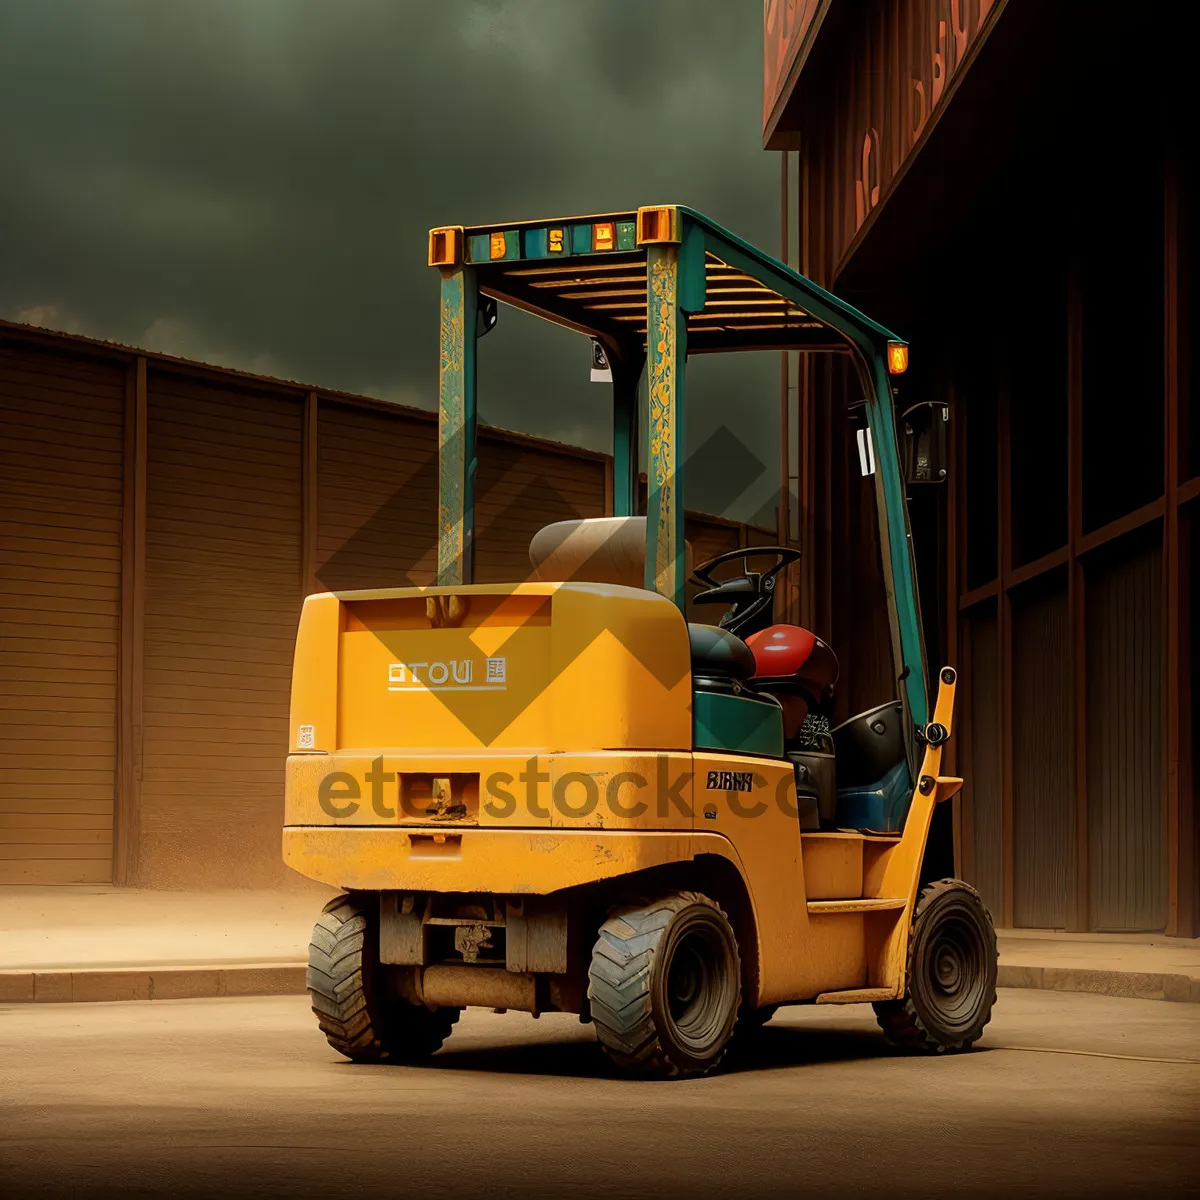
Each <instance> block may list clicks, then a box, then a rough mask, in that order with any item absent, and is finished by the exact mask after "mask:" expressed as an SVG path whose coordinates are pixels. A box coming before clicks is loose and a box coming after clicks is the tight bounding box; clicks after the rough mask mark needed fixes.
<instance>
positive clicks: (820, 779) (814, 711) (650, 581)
mask: <svg viewBox="0 0 1200 1200" xmlns="http://www.w3.org/2000/svg"><path fill="white" fill-rule="evenodd" d="M429 263H430V265H431V266H432V267H435V268H436V269H437V271H438V272H439V275H440V279H441V327H440V341H441V347H440V348H441V368H440V482H439V523H438V530H437V538H438V574H437V583H436V585H435V586H432V587H424V588H420V587H381V588H379V589H375V590H368V591H355V592H339V593H326V594H323V595H314V596H310V597H308V599H307V600H306V602H305V605H304V610H303V615H302V617H301V620H300V626H299V631H298V635H297V642H296V652H295V666H294V672H293V679H292V697H291V729H290V750H289V755H288V759H287V775H286V811H285V827H284V831H283V855H284V859H285V861H286V862H287V863H288V865H289V866H291V867H292V868H293V869H295V870H296V871H299V872H300V873H301V874H303V875H306V876H308V877H310V878H313V879H316V880H320V881H322V882H324V883H327V884H331V885H334V886H336V887H338V888H340V889H341V890H342V892H343V894H342V895H340V896H338V898H337V899H335V900H334V901H332V902H331V903H330V904H328V905H326V907H325V910H324V912H323V913H322V914H321V916H320V918H319V920H318V921H317V924H316V927H315V928H314V930H313V937H312V945H311V949H310V958H309V969H308V987H309V991H310V994H311V997H312V1005H313V1009H314V1012H315V1013H316V1016H317V1019H318V1021H319V1023H320V1027H321V1029H322V1030H323V1031H324V1033H325V1035H326V1037H327V1038H328V1040H329V1042H330V1044H331V1045H332V1046H333V1047H334V1048H335V1049H336V1050H338V1051H339V1052H340V1053H342V1054H344V1055H346V1056H347V1057H348V1058H350V1059H353V1060H355V1061H358V1062H380V1061H390V1062H416V1061H420V1060H423V1059H425V1058H427V1057H428V1056H430V1055H431V1054H433V1053H434V1052H435V1051H436V1050H437V1049H438V1048H439V1047H440V1046H441V1045H442V1043H443V1041H444V1039H445V1038H446V1037H447V1036H448V1035H449V1033H450V1031H451V1026H452V1025H453V1024H454V1022H455V1021H456V1020H457V1018H458V1015H459V1013H460V1012H461V1010H462V1009H463V1008H465V1007H467V1006H472V1005H474V1006H481V1007H485V1008H491V1009H499V1010H507V1009H515V1010H521V1011H525V1012H528V1013H532V1014H533V1015H535V1016H537V1015H540V1014H541V1013H543V1012H555V1011H557V1012H571V1013H577V1014H579V1016H580V1019H581V1020H583V1021H591V1022H592V1023H593V1025H594V1027H595V1030H596V1034H597V1038H598V1040H599V1043H600V1045H601V1047H602V1049H603V1050H604V1052H605V1053H606V1054H607V1055H608V1057H609V1058H610V1059H611V1060H612V1062H613V1063H615V1064H616V1066H617V1067H618V1068H619V1069H621V1070H622V1071H624V1072H627V1073H630V1074H637V1075H642V1076H655V1077H683V1076H690V1075H699V1074H704V1073H705V1072H707V1071H710V1070H711V1069H713V1068H714V1067H715V1066H716V1065H717V1064H718V1063H719V1062H720V1060H721V1059H722V1057H723V1055H724V1053H725V1051H726V1048H727V1046H728V1044H729V1043H730V1040H731V1038H732V1037H733V1036H734V1035H735V1033H737V1034H738V1035H739V1036H748V1035H749V1034H750V1033H752V1032H753V1031H754V1030H755V1029H756V1028H757V1027H759V1026H761V1025H762V1024H763V1023H764V1022H765V1021H766V1020H769V1019H770V1016H771V1014H772V1013H773V1012H774V1011H775V1009H776V1008H777V1007H778V1006H779V1005H781V1004H799V1003H816V1004H854V1003H871V1004H873V1005H874V1008H875V1012H876V1014H877V1016H878V1020H879V1023H880V1025H881V1026H882V1029H883V1032H884V1034H885V1035H886V1037H887V1038H888V1039H889V1040H890V1041H891V1042H892V1043H893V1044H895V1045H897V1046H899V1047H902V1048H904V1049H910V1050H921V1051H925V1050H931V1051H956V1050H962V1049H965V1048H967V1047H969V1046H970V1045H971V1044H972V1043H973V1042H974V1041H975V1040H976V1039H977V1038H978V1037H979V1036H980V1034H981V1033H982V1031H983V1028H984V1026H985V1025H986V1024H987V1022H988V1020H989V1018H990V1015H991V1009H992V1005H993V1003H994V1000H995V983H996V940H995V934H994V931H993V929H992V922H991V918H990V916H989V915H988V912H987V910H986V909H985V907H984V905H983V903H982V902H981V900H980V898H979V896H978V894H977V893H976V892H975V891H974V889H972V888H971V887H969V886H968V885H966V884H965V883H962V882H961V881H959V880H957V879H942V880H940V881H936V882H933V883H930V884H928V885H927V886H925V887H923V888H922V887H921V886H920V885H921V880H922V873H921V872H922V861H923V857H924V852H925V845H926V839H927V836H928V832H929V828H930V819H931V816H932V813H933V810H934V807H935V805H937V804H939V803H940V802H942V801H944V800H947V799H949V798H950V797H951V796H953V795H954V794H955V793H956V792H957V791H958V789H959V788H960V787H961V782H962V781H961V780H959V779H955V778H950V777H947V776H944V775H943V774H942V773H941V762H942V754H943V750H944V747H945V744H946V741H947V739H948V738H949V736H950V729H951V717H952V711H953V703H954V689H955V672H954V670H953V668H951V667H948V666H947V667H943V668H942V669H941V670H940V672H938V673H937V675H936V676H935V678H934V681H933V682H934V683H935V684H936V692H935V698H934V699H933V701H932V708H931V697H930V694H929V691H928V690H927V676H926V669H925V660H924V647H923V643H922V635H921V623H920V614H919V609H918V603H917V595H916V586H915V574H914V567H913V558H912V552H911V545H910V537H909V532H908V516H907V507H906V495H905V487H906V483H907V482H913V481H917V480H928V479H931V478H936V477H937V476H938V475H939V474H940V473H944V472H943V471H942V469H941V467H940V446H941V444H942V439H944V433H943V432H942V430H941V427H940V426H941V422H942V420H943V418H944V413H942V412H940V411H939V410H938V408H937V406H934V405H924V406H917V407H916V408H915V409H912V410H910V411H909V412H908V413H906V414H904V418H903V426H904V431H903V436H902V437H898V434H897V420H898V419H897V417H896V415H895V413H894V411H893V409H894V404H893V395H892V388H891V383H890V376H891V375H894V374H898V373H900V372H902V371H904V369H905V368H906V366H907V362H908V347H907V345H906V344H905V343H904V342H903V341H902V340H901V339H899V338H897V337H896V336H895V335H894V334H892V333H890V332H889V331H888V330H887V329H885V328H883V327H882V326H880V325H878V324H876V323H875V322H873V321H871V320H870V319H868V318H867V317H865V316H863V314H862V313H860V312H858V311H856V310H855V309H853V308H852V307H850V306H849V305H847V304H844V303H843V302H841V301H840V300H838V299H837V298H836V297H835V296H833V295H831V294H830V293H828V292H826V291H824V290H823V289H821V288H819V287H817V286H816V285H815V284H813V283H812V282H811V281H809V280H807V279H805V278H804V277H802V276H801V275H799V274H797V273H796V272H795V271H792V270H790V269H789V268H788V267H786V266H784V265H783V264H782V263H780V262H778V261H777V260H776V259H774V258H772V257H770V256H769V255H766V254H764V253H762V252H761V251H759V250H757V249H755V248H754V247H753V246H751V245H749V244H747V243H746V242H744V241H742V240H741V239H740V238H737V237H736V236H734V235H733V234H731V233H729V232H728V231H727V230H725V229H723V228H721V227H720V226H719V225H717V224H715V223H714V222H712V221H710V220H708V219H707V218H705V217H703V216H702V215H700V214H699V213H697V212H694V211H692V210H690V209H687V208H684V207H681V206H655V207H645V208H639V209H638V210H636V211H634V212H626V213H616V214H607V215H602V216H589V217H572V218H567V219H564V220H561V221H547V220H540V221H528V222H518V223H510V224H507V225H503V226H500V225H497V226H490V225H488V226H479V227H473V228H463V227H460V226H448V227H444V228H439V229H434V230H432V231H431V232H430V235H429ZM498 302H503V303H505V304H509V305H513V306H515V307H517V308H520V309H524V310H525V311H527V312H531V313H535V314H536V315H538V316H540V317H543V318H545V319H547V320H550V321H553V322H555V323H557V324H559V325H563V326H566V327H567V328H570V329H574V330H577V331H579V332H581V333H583V334H585V335H587V336H589V337H591V338H592V339H594V340H595V341H596V342H598V343H599V345H600V346H601V347H602V348H603V352H604V355H605V357H606V358H607V361H608V363H609V365H610V369H611V372H612V383H613V452H614V471H613V499H614V504H613V507H614V514H615V515H614V516H612V517H606V518H599V519H591V520H579V521H569V522H559V523H557V524H555V525H551V526H549V527H547V528H546V529H543V530H542V531H541V532H540V533H539V534H538V535H537V536H536V537H535V538H534V541H533V543H532V545H531V547H530V564H531V570H530V576H529V578H528V579H527V580H524V581H519V582H518V581H513V582H511V583H506V584H478V583H475V582H474V581H473V563H474V502H475V496H474V489H475V473H476V437H475V428H476V404H475V356H476V343H477V340H478V338H479V337H481V336H483V335H484V334H486V333H488V332H489V331H490V330H491V329H492V327H493V326H494V324H495V321H496V310H497V303H498ZM741 350H799V351H804V352H827V353H831V354H840V355H844V356H845V357H846V358H847V359H848V360H849V362H850V363H852V364H853V368H854V369H855V370H856V371H857V376H858V379H859V382H860V385H861V389H862V397H863V401H862V404H861V406H860V407H859V409H858V410H857V418H856V419H857V420H858V421H860V422H861V432H860V444H861V445H863V446H864V447H865V448H866V451H867V452H868V453H869V456H870V458H871V460H872V463H873V467H874V470H873V478H874V488H875V495H876V498H877V512H878V519H879V532H880V543H881V547H882V561H881V563H880V569H881V571H882V572H883V577H884V580H885V583H886V593H887V599H888V612H887V619H888V621H889V627H890V633H891V643H892V649H893V660H894V666H895V672H894V677H895V681H896V684H895V690H894V694H893V695H891V696H881V697H880V698H879V703H878V704H877V705H876V706H874V707H873V708H872V709H870V710H869V711H868V712H865V713H862V714H860V715H859V716H857V717H855V718H854V719H852V720H850V721H848V722H846V723H845V724H843V725H841V726H839V727H837V728H836V729H832V730H831V729H830V728H829V721H828V717H829V715H830V713H831V711H832V710H831V707H830V701H831V696H832V692H833V688H834V687H835V685H836V682H837V670H838V668H837V660H836V656H835V655H834V653H833V650H832V649H831V648H830V647H829V646H827V645H826V644H825V643H824V642H823V641H822V640H821V639H820V638H818V637H816V636H815V635H814V634H812V633H811V632H810V631H807V630H804V629H802V628H800V627H798V626H790V625H784V624H777V623H775V622H774V616H773V612H772V607H773V597H774V590H775V588H774V585H775V581H776V580H777V579H778V578H779V576H780V572H781V571H782V570H784V569H785V568H786V567H787V566H788V564H789V563H790V562H791V561H793V560H794V558H795V557H796V554H797V552H796V551H795V550H794V549H791V548H788V547H768V548H757V549H755V550H754V551H738V552H737V553H736V554H735V555H732V556H723V557H722V559H719V560H714V561H713V562H710V563H706V564H702V565H701V566H700V567H698V568H696V579H697V580H698V582H699V583H700V585H701V588H702V590H701V592H700V594H699V595H698V596H696V597H695V598H694V603H697V604H708V605H711V606H712V607H713V611H714V612H716V611H720V613H721V615H720V616H719V619H718V620H717V623H716V624H711V625H709V624H696V623H689V622H688V620H687V616H686V608H685V592H684V587H685V582H686V581H687V577H688V574H689V572H690V571H691V570H692V565H691V561H690V548H689V546H688V544H687V543H686V541H685V537H684V507H683V499H684V489H683V465H684V464H683V460H684V444H685V442H684V412H685V409H684V379H685V368H686V363H687V359H688V357H689V356H690V355H695V354H705V353H721V352H726V351H741ZM643 374H644V375H645V377H646V394H647V405H646V409H647V411H646V415H645V418H644V436H645V437H646V439H647V441H646V459H647V464H648V466H647V476H648V491H647V502H646V511H645V513H644V514H641V515H639V514H637V513H636V511H635V509H636V497H637V482H638V463H639V456H638V426H639V418H638V413H639V404H638V393H639V387H640V381H641V379H642V376H643ZM902 459H903V462H902ZM735 559H736V560H737V561H736V562H735V561H733V560H735ZM764 560H765V561H764ZM881 619H882V618H881Z"/></svg>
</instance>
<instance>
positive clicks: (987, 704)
mask: <svg viewBox="0 0 1200 1200" xmlns="http://www.w3.org/2000/svg"><path fill="white" fill-rule="evenodd" d="M964 633H965V637H966V638H967V639H968V641H969V645H970V680H969V683H970V689H971V691H970V708H971V724H970V730H969V734H968V736H969V739H970V761H971V773H970V776H969V777H968V778H967V780H966V782H965V783H964V785H963V796H964V801H963V802H964V804H966V805H969V806H970V809H971V824H972V827H973V839H972V841H973V845H972V852H973V859H974V864H973V865H974V871H973V875H972V877H971V879H970V882H971V883H973V884H974V885H975V887H976V888H978V889H979V892H980V894H981V895H982V896H983V899H984V902H985V903H986V904H987V906H988V908H989V909H990V910H991V911H992V913H993V914H996V915H997V916H998V915H999V914H1000V912H1001V910H1002V905H1003V901H1004V895H1003V893H1004V857H1003V842H1004V813H1003V795H1002V789H1001V785H1000V706H999V699H1000V687H999V680H1000V661H999V644H998V643H999V629H998V622H997V620H996V615H995V612H994V611H991V612H983V611H975V612H972V614H971V616H970V618H969V620H968V621H967V622H966V626H965V631H964Z"/></svg>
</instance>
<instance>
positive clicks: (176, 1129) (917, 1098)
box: [0, 990, 1200, 1197]
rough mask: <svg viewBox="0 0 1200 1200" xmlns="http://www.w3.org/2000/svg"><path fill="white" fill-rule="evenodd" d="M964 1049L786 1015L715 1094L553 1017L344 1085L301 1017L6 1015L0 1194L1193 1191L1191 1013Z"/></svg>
mask: <svg viewBox="0 0 1200 1200" xmlns="http://www.w3.org/2000/svg"><path fill="white" fill-rule="evenodd" d="M980 1045H981V1047H982V1048H981V1049H977V1050H975V1051H974V1052H972V1053H969V1054H965V1055H959V1056H951V1057H944V1058H924V1057H919V1058H909V1057H904V1056H899V1055H895V1054H893V1053H891V1052H890V1051H889V1050H888V1049H887V1048H886V1046H885V1044H884V1043H883V1041H882V1039H881V1038H880V1036H879V1035H878V1033H877V1032H876V1030H875V1027H874V1023H873V1019H872V1015H871V1012H870V1010H869V1009H868V1008H866V1007H865V1006H855V1007H853V1008H847V1009H833V1008H823V1009H816V1008H792V1009H785V1010H783V1011H781V1012H780V1014H779V1015H778V1016H777V1017H776V1018H775V1020H774V1021H773V1022H772V1023H771V1024H770V1025H769V1026H767V1028H766V1029H765V1030H764V1031H763V1036H762V1039H761V1042H760V1043H759V1045H758V1047H757V1048H756V1049H755V1050H754V1051H753V1052H751V1053H747V1054H744V1055H743V1056H742V1057H740V1058H739V1059H738V1060H737V1061H735V1062H732V1063H730V1065H729V1066H728V1068H727V1069H723V1070H722V1071H721V1073H719V1074H718V1075H716V1076H713V1077H711V1078H708V1079H701V1080H690V1081H685V1082H682V1083H639V1082H632V1081H626V1080H622V1079H618V1078H614V1077H613V1076H612V1075H611V1074H609V1072H608V1071H607V1070H606V1069H605V1066H604V1064H603V1061H602V1059H601V1056H600V1052H599V1050H598V1048H597V1047H596V1045H595V1043H594V1040H593V1035H592V1031H591V1028H590V1027H585V1026H580V1025H579V1024H578V1022H577V1021H576V1020H575V1019H574V1018H571V1017H565V1016H561V1015H548V1016H546V1017H543V1018H542V1019H541V1020H540V1021H534V1020H533V1019H532V1018H530V1017H527V1016H525V1015H523V1014H515V1013H513V1014H506V1015H503V1016H500V1015H495V1014H492V1013H479V1012H474V1011H472V1012H469V1013H467V1014H466V1015H465V1016H464V1017H463V1019H462V1021H461V1022H460V1024H459V1026H458V1027H457V1029H456V1030H455V1032H454V1034H453V1036H452V1037H451V1039H450V1041H449V1042H448V1043H447V1045H446V1047H445V1048H444V1049H443V1050H442V1051H441V1052H440V1053H439V1054H438V1055H436V1056H435V1058H434V1059H433V1060H432V1062H431V1063H430V1064H429V1065H427V1066H425V1067H417V1068H414V1067H359V1066H354V1065H352V1064H350V1063H347V1062H345V1061H344V1060H342V1059H340V1058H339V1057H338V1056H337V1055H336V1054H335V1053H334V1052H333V1051H331V1050H330V1049H329V1048H328V1046H327V1045H326V1044H325V1041H324V1039H323V1038H322V1037H321V1035H320V1033H319V1032H318V1030H317V1029H316V1026H315V1022H314V1019H313V1017H312V1015H311V1013H310V1012H309V1010H308V1006H307V1004H306V1003H305V1001H304V1000H303V999H302V998H299V997H269V998H255V999H226V1000H179V1001H162V1002H155V1003H126V1004H88V1005H80V1004H75V1005H10V1006H8V1007H3V1008H0V1063H2V1064H3V1069H2V1070H0V1111H2V1112H3V1114H4V1121H3V1123H2V1124H0V1194H3V1195H5V1196H22V1195H27V1194H28V1195H38V1194H42V1195H62V1194H68V1193H69V1194H72V1195H79V1196H94V1195H114V1196H115V1195H118V1194H121V1195H130V1194H132V1195H147V1196H148V1195H157V1194H165V1193H174V1194H184V1195H204V1194H218V1193H220V1194H224V1195H254V1196H263V1195H288V1196H308V1195H314V1196H315V1195H322V1196H329V1195H354V1194H356V1193H359V1194H363V1193H366V1194H370V1193H382V1192H384V1191H385V1190H386V1191H387V1192H388V1193H391V1194H397V1195H401V1194H402V1195H413V1196H441V1195H479V1194H483V1193H487V1194H490V1195H497V1196H509V1195H511V1196H522V1197H527V1196H561V1195H567V1194H578V1195H603V1196H660V1195H666V1196H674V1195H688V1196H691V1197H704V1196H726V1195H727V1196H742V1195H754V1196H764V1195H776V1194H810V1195H856V1194H863V1195H867V1194H870V1195H890V1196H907V1195H914V1196H915V1195H921V1196H925V1197H927V1196H953V1195H1000V1194H1012V1193H1019V1194H1021V1195H1046V1196H1050V1195H1054V1196H1064V1195H1065V1196H1075V1195H1088V1196H1101V1195H1103V1196H1110V1195H1123V1194H1129V1195H1134V1194H1140V1195H1147V1196H1149V1195H1165V1194H1173V1195H1181V1194H1200V1156H1198V1155H1197V1154H1196V1129H1197V1123H1196V1122H1197V1113H1198V1112H1200V1006H1196V1005H1191V1004H1162V1003H1156V1002H1153V1001H1145V1000H1126V999H1114V998H1109V997H1101V996H1087V995H1066V994H1058V993H1052V992H1034V991H1010V990H1002V991H1001V993H1000V998H999V1002H998V1004H997V1006H996V1010H995V1016H994V1019H993V1022H992V1024H991V1026H990V1027H989V1029H988V1031H987V1034H986V1035H985V1037H984V1039H983V1041H982V1042H981V1043H980Z"/></svg>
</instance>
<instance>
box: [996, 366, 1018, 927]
mask: <svg viewBox="0 0 1200 1200" xmlns="http://www.w3.org/2000/svg"><path fill="white" fill-rule="evenodd" d="M1011 404H1012V391H1011V381H1009V380H1005V381H1004V383H1003V385H1002V387H1001V391H1000V397H999V426H1000V439H999V452H1000V470H999V476H1000V480H999V483H1000V499H999V513H1000V520H999V531H1000V537H999V563H998V566H997V573H998V575H999V577H1000V630H999V646H1000V794H1001V811H1002V816H1001V846H1002V861H1003V875H1004V885H1003V891H1004V903H1003V906H1002V912H1003V918H1002V920H1003V922H1004V925H1005V926H1006V927H1011V926H1012V924H1013V920H1014V910H1013V889H1014V878H1015V859H1014V841H1013V698H1012V693H1013V638H1012V598H1011V597H1010V596H1009V593H1008V590H1007V588H1008V574H1009V572H1010V571H1011V570H1012V565H1013V556H1012V422H1011Z"/></svg>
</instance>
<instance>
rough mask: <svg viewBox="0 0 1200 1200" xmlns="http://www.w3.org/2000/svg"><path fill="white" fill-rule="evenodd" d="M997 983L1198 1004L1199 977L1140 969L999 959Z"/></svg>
mask: <svg viewBox="0 0 1200 1200" xmlns="http://www.w3.org/2000/svg"><path fill="white" fill-rule="evenodd" d="M996 986H997V987H1009V988H1037V989H1039V990H1041V991H1046V992H1091V993H1093V994H1095V995H1097V996H1124V997H1127V998H1128V999H1132V1000H1174V1001H1178V1002H1182V1003H1184V1004H1200V979H1193V978H1192V977H1191V976H1190V975H1167V974H1161V975H1160V974H1158V973H1156V972H1143V971H1089V970H1082V969H1079V968H1075V967H1023V966H1019V965H1017V964H1015V963H1001V964H1000V969H999V971H998V973H997V976H996Z"/></svg>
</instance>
